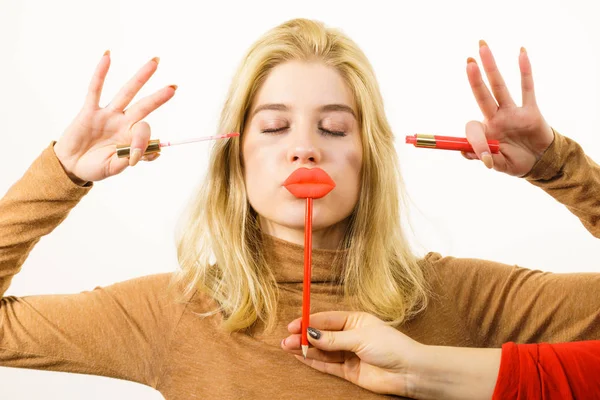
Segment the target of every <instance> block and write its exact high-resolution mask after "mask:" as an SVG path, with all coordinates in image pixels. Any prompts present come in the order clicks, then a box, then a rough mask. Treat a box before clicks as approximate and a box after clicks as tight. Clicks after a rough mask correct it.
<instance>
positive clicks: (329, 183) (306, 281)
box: [283, 168, 335, 358]
mask: <svg viewBox="0 0 600 400" xmlns="http://www.w3.org/2000/svg"><path fill="white" fill-rule="evenodd" d="M283 186H285V188H286V189H287V190H289V191H290V193H292V194H293V195H294V196H296V197H298V198H305V199H306V208H305V215H304V278H303V286H302V324H301V341H300V344H301V346H302V355H303V356H304V358H306V355H307V354H308V336H307V328H308V327H309V326H310V280H311V269H312V268H311V267H312V210H313V199H320V198H321V197H324V196H325V195H327V194H328V193H329V192H331V191H332V190H333V188H335V182H334V181H333V179H331V177H330V176H329V175H328V174H327V172H325V171H323V170H322V169H321V168H310V169H309V168H298V169H297V170H295V171H294V172H292V174H291V175H290V176H289V177H288V178H287V179H286V180H285V182H283Z"/></svg>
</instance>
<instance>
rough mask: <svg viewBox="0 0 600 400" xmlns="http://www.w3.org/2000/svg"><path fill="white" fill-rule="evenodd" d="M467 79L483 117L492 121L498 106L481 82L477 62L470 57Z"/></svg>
mask: <svg viewBox="0 0 600 400" xmlns="http://www.w3.org/2000/svg"><path fill="white" fill-rule="evenodd" d="M467 78H468V79H469V84H470V85H471V91H472V92H473V96H475V100H477V105H478V106H479V109H480V110H481V112H482V113H483V116H484V117H485V118H487V119H492V117H493V116H494V114H496V111H498V104H497V103H496V100H495V99H494V96H492V93H490V90H489V89H488V87H487V85H486V84H485V82H484V81H483V78H482V77H481V71H480V70H479V66H478V65H477V62H476V61H475V59H474V58H471V57H469V58H468V59H467Z"/></svg>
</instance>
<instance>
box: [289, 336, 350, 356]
mask: <svg viewBox="0 0 600 400" xmlns="http://www.w3.org/2000/svg"><path fill="white" fill-rule="evenodd" d="M300 343H301V336H300V335H290V336H288V337H287V338H285V339H283V340H282V341H281V348H282V349H283V350H285V351H286V352H288V353H292V354H296V355H302V349H301V347H300ZM307 358H312V359H314V360H320V361H325V362H344V360H345V356H344V352H342V351H323V350H320V349H317V348H316V347H313V346H311V347H309V348H308V354H307Z"/></svg>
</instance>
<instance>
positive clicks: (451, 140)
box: [406, 133, 500, 153]
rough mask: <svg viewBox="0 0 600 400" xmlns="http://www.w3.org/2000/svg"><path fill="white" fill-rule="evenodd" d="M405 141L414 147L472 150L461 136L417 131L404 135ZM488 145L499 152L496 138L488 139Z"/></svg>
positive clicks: (498, 143) (494, 151)
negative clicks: (410, 134)
mask: <svg viewBox="0 0 600 400" xmlns="http://www.w3.org/2000/svg"><path fill="white" fill-rule="evenodd" d="M406 143H409V144H413V145H414V146H415V147H424V148H428V149H441V150H458V151H464V152H467V153H469V152H471V153H472V152H473V147H472V146H471V144H470V143H469V141H468V140H467V138H463V137H453V136H440V135H429V134H425V133H417V134H414V135H413V136H406ZM488 146H489V147H490V150H491V151H492V153H498V152H500V142H499V141H497V140H488Z"/></svg>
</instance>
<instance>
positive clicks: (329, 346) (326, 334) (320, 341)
mask: <svg viewBox="0 0 600 400" xmlns="http://www.w3.org/2000/svg"><path fill="white" fill-rule="evenodd" d="M307 333H308V335H307V336H308V341H309V342H310V344H312V345H313V346H314V347H316V348H318V349H320V350H325V351H351V352H353V353H356V352H358V349H359V348H360V346H361V344H362V338H361V337H360V335H359V334H358V333H357V331H356V329H352V330H349V331H336V332H333V331H320V330H318V329H316V328H311V327H308V329H307Z"/></svg>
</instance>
